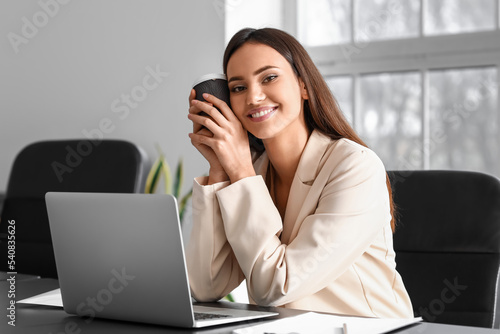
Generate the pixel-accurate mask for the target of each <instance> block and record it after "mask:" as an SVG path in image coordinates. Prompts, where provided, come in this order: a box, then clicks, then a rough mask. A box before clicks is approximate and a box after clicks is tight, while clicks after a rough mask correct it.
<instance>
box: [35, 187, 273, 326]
mask: <svg viewBox="0 0 500 334" xmlns="http://www.w3.org/2000/svg"><path fill="white" fill-rule="evenodd" d="M45 198H46V204H47V211H48V216H49V224H50V230H51V235H52V242H53V246H54V254H55V259H56V267H57V272H58V276H59V286H60V289H61V296H62V301H63V307H64V310H65V311H66V312H67V313H69V314H76V315H79V316H82V317H84V318H85V319H86V320H87V321H88V322H90V321H91V320H92V319H93V318H94V317H99V318H107V319H114V320H126V321H135V322H143V323H150V324H158V325H168V326H175V327H184V328H198V327H206V326H213V325H221V324H226V323H231V322H237V321H246V320H252V319H259V318H264V317H270V316H274V315H278V313H275V312H260V311H247V310H240V309H230V308H219V307H206V306H200V305H193V304H192V299H191V292H190V288H189V280H188V273H187V269H186V261H185V256H184V247H183V242H182V236H181V228H180V222H179V214H178V210H177V202H176V200H175V197H173V196H171V195H152V194H116V193H115V194H109V193H63V192H49V193H47V194H46V196H45Z"/></svg>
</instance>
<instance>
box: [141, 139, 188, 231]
mask: <svg viewBox="0 0 500 334" xmlns="http://www.w3.org/2000/svg"><path fill="white" fill-rule="evenodd" d="M156 149H157V151H158V158H157V159H156V161H155V163H154V164H153V166H152V167H151V170H150V171H149V174H148V177H147V179H146V186H145V188H144V192H145V193H146V194H153V193H156V190H157V188H158V183H159V182H160V179H161V178H162V177H163V182H164V185H165V193H166V194H171V195H173V196H174V197H175V198H176V199H177V203H178V206H179V218H180V221H181V223H182V221H183V218H184V213H185V212H186V207H187V202H188V201H189V199H190V198H191V196H192V194H193V189H192V188H191V189H190V190H189V191H188V193H187V194H185V195H184V196H182V197H181V191H182V184H183V182H184V164H183V162H182V159H179V162H178V164H177V169H176V171H175V178H174V179H173V182H172V173H171V171H170V166H169V165H168V162H167V159H166V158H165V155H164V154H163V152H162V150H161V148H160V147H159V146H158V145H156Z"/></svg>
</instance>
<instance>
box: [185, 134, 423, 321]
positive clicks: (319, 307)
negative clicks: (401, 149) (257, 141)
mask: <svg viewBox="0 0 500 334" xmlns="http://www.w3.org/2000/svg"><path fill="white" fill-rule="evenodd" d="M268 165H269V159H268V157H267V155H266V154H265V153H264V154H262V155H261V156H260V157H259V158H258V159H257V160H256V161H255V163H254V167H255V170H256V172H257V174H258V175H257V176H254V177H248V178H245V179H242V180H240V181H238V182H235V183H234V184H229V182H223V183H218V184H214V185H204V184H206V178H204V177H202V178H197V179H195V182H194V188H193V200H192V203H193V229H192V232H191V237H190V240H189V243H188V245H187V249H186V253H187V265H188V272H189V279H190V284H191V290H192V295H193V297H194V298H195V299H196V300H198V301H213V300H218V299H220V298H222V297H223V296H225V295H226V294H228V293H229V292H231V291H232V290H233V289H234V288H235V287H237V286H238V285H239V284H240V283H241V282H242V280H243V279H245V278H246V284H247V289H248V295H249V298H250V300H251V301H252V302H255V303H257V304H259V305H272V306H283V307H289V308H297V309H304V310H311V311H320V312H331V313H340V314H350V315H359V316H368V317H413V311H412V306H411V302H410V299H409V297H408V294H407V292H406V290H405V287H404V285H403V282H402V280H401V276H400V275H399V274H398V272H397V271H396V262H395V253H394V249H393V244H392V231H391V227H390V220H391V215H390V210H389V196H388V191H387V187H386V173H385V168H384V166H383V164H382V162H381V161H380V159H379V158H378V157H377V156H376V154H375V153H374V152H373V151H371V150H369V149H367V148H365V147H363V146H361V145H358V144H356V143H354V142H352V141H350V140H347V139H341V140H331V139H330V138H328V137H326V136H324V135H322V134H320V133H319V132H316V131H314V132H313V133H312V134H311V136H310V138H309V140H308V142H307V145H306V147H305V149H304V152H303V154H302V157H301V160H300V162H299V165H298V168H297V172H296V174H295V177H294V180H293V183H292V187H291V189H290V194H289V198H288V204H287V208H286V213H285V217H284V220H283V221H282V219H281V216H280V214H279V212H278V210H277V208H276V207H275V205H274V203H273V200H272V199H271V196H270V194H269V191H268V188H267V186H266V183H265V181H264V180H265V176H266V171H267V168H268Z"/></svg>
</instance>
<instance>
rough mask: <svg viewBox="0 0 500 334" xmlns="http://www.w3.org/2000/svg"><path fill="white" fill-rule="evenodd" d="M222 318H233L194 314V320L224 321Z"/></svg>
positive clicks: (223, 315) (224, 315)
mask: <svg viewBox="0 0 500 334" xmlns="http://www.w3.org/2000/svg"><path fill="white" fill-rule="evenodd" d="M222 318H231V316H230V315H227V314H213V313H202V312H194V320H209V319H222Z"/></svg>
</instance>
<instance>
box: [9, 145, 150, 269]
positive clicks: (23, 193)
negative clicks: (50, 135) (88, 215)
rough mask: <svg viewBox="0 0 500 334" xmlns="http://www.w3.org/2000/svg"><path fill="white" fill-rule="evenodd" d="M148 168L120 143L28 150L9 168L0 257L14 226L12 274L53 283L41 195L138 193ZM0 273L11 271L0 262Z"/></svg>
mask: <svg viewBox="0 0 500 334" xmlns="http://www.w3.org/2000/svg"><path fill="white" fill-rule="evenodd" d="M148 163H149V162H148V159H147V157H146V155H145V153H144V151H142V150H141V149H140V148H139V147H138V146H136V145H134V144H132V143H130V142H127V141H123V140H99V141H89V140H83V139H82V140H56V141H42V142H37V143H33V144H31V145H28V146H27V147H25V148H24V149H22V150H21V152H20V153H19V154H18V155H17V157H16V158H15V160H14V163H13V165H12V169H11V173H10V177H9V181H8V185H7V192H6V196H5V201H4V204H3V210H2V215H1V221H0V244H1V247H0V248H1V253H2V254H8V249H7V247H8V245H7V244H8V242H7V236H8V235H7V232H8V225H9V221H11V222H14V224H15V242H16V243H15V270H16V271H17V272H18V273H24V274H33V275H40V276H43V277H54V278H57V271H56V267H55V260H54V253H53V249H52V240H51V236H50V229H49V223H48V218H47V209H46V207H45V198H44V196H45V193H46V192H48V191H65V192H109V193H134V192H141V191H142V190H143V185H144V180H145V175H146V173H147V166H148ZM89 247H91V245H89ZM0 270H2V271H12V268H9V267H8V266H7V261H1V262H0Z"/></svg>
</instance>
